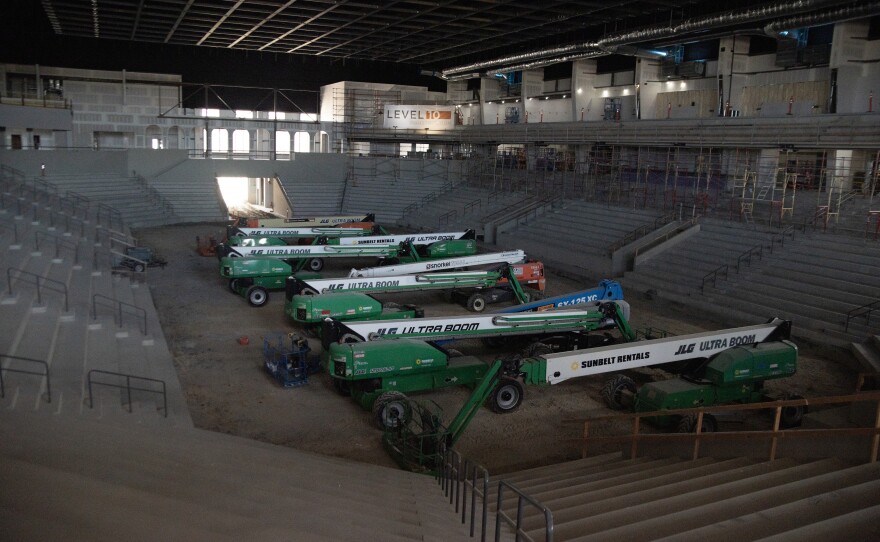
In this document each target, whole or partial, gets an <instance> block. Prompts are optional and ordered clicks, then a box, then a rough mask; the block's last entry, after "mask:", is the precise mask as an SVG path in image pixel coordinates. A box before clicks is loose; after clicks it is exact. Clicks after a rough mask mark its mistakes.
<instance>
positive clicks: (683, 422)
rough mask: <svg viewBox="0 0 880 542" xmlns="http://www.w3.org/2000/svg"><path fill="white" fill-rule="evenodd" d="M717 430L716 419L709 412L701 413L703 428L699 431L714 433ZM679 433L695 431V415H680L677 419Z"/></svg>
mask: <svg viewBox="0 0 880 542" xmlns="http://www.w3.org/2000/svg"><path fill="white" fill-rule="evenodd" d="M716 431H718V421H717V420H716V419H715V416H713V415H711V414H703V428H702V430H701V431H700V432H701V433H714V432H716ZM678 432H679V433H696V432H697V415H696V414H690V415H688V416H682V418H681V419H680V420H679V421H678Z"/></svg>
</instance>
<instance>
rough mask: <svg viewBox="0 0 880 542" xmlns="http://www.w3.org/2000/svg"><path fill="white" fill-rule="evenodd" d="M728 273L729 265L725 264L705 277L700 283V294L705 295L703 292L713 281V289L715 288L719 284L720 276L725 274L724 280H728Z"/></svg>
mask: <svg viewBox="0 0 880 542" xmlns="http://www.w3.org/2000/svg"><path fill="white" fill-rule="evenodd" d="M727 273H728V267H727V264H724V265H720V266H718V267H717V268H716V269H714V270H712V271H709V272H708V273H706V274H705V275H703V280H702V281H701V282H700V293H701V294H702V293H703V290H704V289H705V288H706V283H707V282H709V281H710V280H711V281H712V287H713V288H715V285H716V284H717V283H718V275H721V274H723V275H724V279H725V280H727Z"/></svg>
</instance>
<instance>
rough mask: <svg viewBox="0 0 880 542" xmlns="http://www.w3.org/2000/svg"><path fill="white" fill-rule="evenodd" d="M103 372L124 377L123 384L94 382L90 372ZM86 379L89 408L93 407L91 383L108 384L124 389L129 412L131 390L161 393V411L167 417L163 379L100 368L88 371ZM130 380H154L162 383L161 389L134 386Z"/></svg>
mask: <svg viewBox="0 0 880 542" xmlns="http://www.w3.org/2000/svg"><path fill="white" fill-rule="evenodd" d="M94 373H98V374H104V375H111V376H122V377H125V385H122V384H109V383H107V382H95V381H93V380H92V374H94ZM87 380H88V384H89V408H95V402H94V396H93V395H92V384H96V385H100V386H109V387H111V388H119V389H124V390H126V397H127V398H128V412H129V414H130V413H131V412H132V408H131V391H132V390H134V391H145V392H149V393H159V394H161V395H162V411H163V412H164V413H165V417H166V418H167V417H168V394H167V393H166V391H165V382H164V381H163V380H158V379H156V378H147V377H145V376H135V375H130V374H125V373H114V372H111V371H102V370H100V369H92V370H91V371H89V372H88V375H87ZM132 380H142V381H145V382H156V383H158V384H161V385H162V391H158V390H151V389H149V388H136V387H133V386H132V385H131V381H132Z"/></svg>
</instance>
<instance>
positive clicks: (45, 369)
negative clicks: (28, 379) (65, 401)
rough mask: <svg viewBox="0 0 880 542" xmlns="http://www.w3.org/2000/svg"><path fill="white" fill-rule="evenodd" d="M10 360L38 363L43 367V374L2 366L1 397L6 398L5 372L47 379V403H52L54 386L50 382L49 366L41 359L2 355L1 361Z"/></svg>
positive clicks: (0, 370)
mask: <svg viewBox="0 0 880 542" xmlns="http://www.w3.org/2000/svg"><path fill="white" fill-rule="evenodd" d="M4 358H5V359H10V360H14V361H24V362H27V363H38V364H40V365H41V366H42V367H43V371H42V372H39V373H38V372H36V371H29V370H27V369H13V368H12V367H3V366H0V397H6V384H5V383H4V381H3V372H4V371H6V372H9V373H20V374H27V375H35V376H42V377H45V378H46V402H47V403H51V402H52V386H51V384H50V382H49V364H48V363H46V362H45V361H43V360H41V359H32V358H23V357H20V356H10V355H9V354H0V359H4Z"/></svg>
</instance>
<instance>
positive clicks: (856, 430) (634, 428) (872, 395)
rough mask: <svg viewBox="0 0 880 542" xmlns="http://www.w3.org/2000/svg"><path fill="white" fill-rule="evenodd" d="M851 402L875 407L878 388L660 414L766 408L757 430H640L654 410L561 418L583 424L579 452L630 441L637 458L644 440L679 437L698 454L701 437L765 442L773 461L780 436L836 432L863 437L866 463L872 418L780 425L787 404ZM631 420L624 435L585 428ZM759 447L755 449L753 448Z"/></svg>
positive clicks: (872, 450) (871, 458) (870, 458)
mask: <svg viewBox="0 0 880 542" xmlns="http://www.w3.org/2000/svg"><path fill="white" fill-rule="evenodd" d="M853 403H874V405H875V407H877V408H880V391H862V392H859V393H856V394H853V395H839V396H833V397H814V398H810V399H786V400H779V401H769V402H764V403H749V404H724V405H717V406H712V407H704V408H683V409H675V410H665V411H663V413H664V415H667V414H668V415H674V416H687V415H694V416H708V415H710V414H712V415H717V414H725V415H727V414H735V413H740V412H743V413H745V412H748V411H752V412H761V411H767V410H770V411H771V412H772V414H771V415H770V416H767V417H765V418H764V419H768V418H769V419H770V420H771V422H770V423H771V425H770V428H769V429H764V430H761V429H756V430H747V431H723V432H706V431H702V424H701V423H699V422H698V423H696V424H695V428H696V432H694V433H647V432H643V431H642V430H641V427H642V426H643V425H646V424H644V423H643V421H644V419H645V418H650V417H656V416H657V412H656V411H654V412H635V413H627V414H615V415H611V416H599V417H596V418H587V419H579V420H566V422H571V423H581V424H583V433H582V435H583V436H582V437H581V438H580V439H579V440H580V441H581V457H583V458H586V457H589V448H590V447H591V446H597V447H601V445H603V444H613V445H614V446H615V447H617V446H619V445H620V444H621V443H622V444H624V445H626V444H629V454H628V455H629V458H630V459H635V458H637V457H639V447H640V446H641V445H642V444H644V443H650V442H657V443H661V445H667V444H668V443H674V442H682V443H688V442H691V441H693V451H692V453H693V455H692V459H698V458H699V457H700V443H701V442H720V441H724V442H733V441H740V442H759V441H768V440H769V441H770V446H769V450H768V451H767V452H766V453H767V456H766V457H767V459H768V460H769V461H774V460H775V459H776V458H777V457H778V456H779V444H780V442H781V441H789V440H792V439H797V438H809V439H825V440H826V441H831V440H835V439H840V438H841V437H847V436H853V437H859V436H863V437H865V438H866V440H867V442H868V453H867V454H866V456H865V457H867V462H869V463H874V462H876V461H877V460H878V452H880V425H877V424H874V423H871V424H870V425H868V426H859V427H847V428H828V429H816V428H810V429H799V428H793V429H792V428H784V427H783V426H782V415H783V411H784V410H785V409H788V408H798V407H803V408H807V407H808V406H809V407H816V406H827V405H847V404H853ZM627 420H628V421H630V422H631V423H630V425H631V430H630V432H629V434H621V435H614V436H607V431H606V428H605V426H604V425H603V426H602V429H601V432H602V434H601V435H596V436H591V435H590V428H591V427H593V426H595V425H598V424H600V423H601V422H606V423H609V424H613V425H615V426H618V425H619V424H620V423H621V422H623V421H627ZM757 449H758V448H756V450H757Z"/></svg>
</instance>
